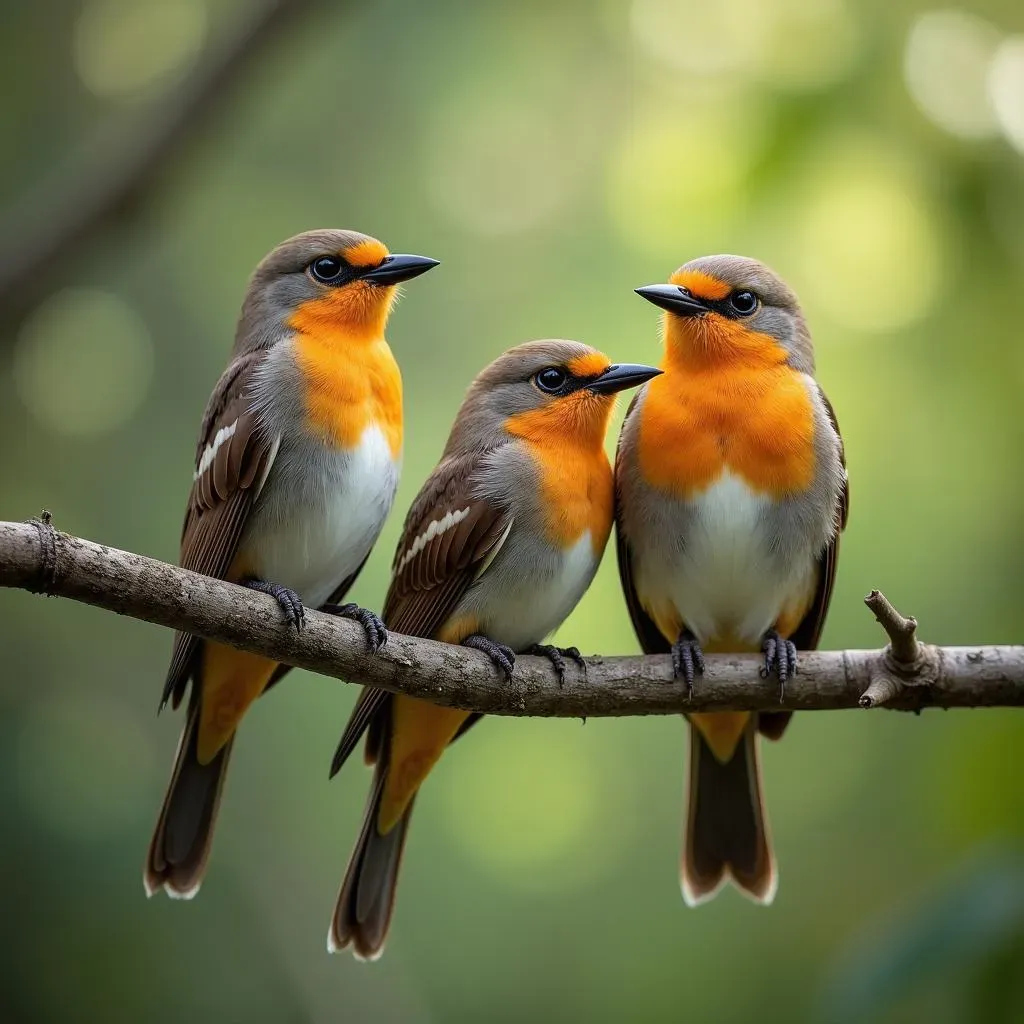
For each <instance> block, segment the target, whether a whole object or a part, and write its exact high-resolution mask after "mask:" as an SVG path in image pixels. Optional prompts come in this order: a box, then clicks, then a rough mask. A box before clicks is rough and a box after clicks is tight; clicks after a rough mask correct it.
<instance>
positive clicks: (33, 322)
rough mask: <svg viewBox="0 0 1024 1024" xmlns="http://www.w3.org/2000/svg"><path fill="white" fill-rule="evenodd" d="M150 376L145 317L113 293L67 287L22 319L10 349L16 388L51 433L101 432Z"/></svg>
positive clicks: (131, 407)
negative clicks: (143, 318) (19, 330)
mask: <svg viewBox="0 0 1024 1024" xmlns="http://www.w3.org/2000/svg"><path fill="white" fill-rule="evenodd" d="M152 376H153V345H152V341H151V339H150V336H149V331H148V330H147V328H146V325H145V323H144V322H143V321H142V319H141V318H140V317H139V316H138V314H137V313H135V312H134V311H133V310H132V309H131V308H130V307H128V306H127V305H125V303H124V302H123V301H122V300H121V299H119V298H118V297H117V296H116V295H111V294H110V293H108V292H100V291H91V290H88V289H79V288H69V289H66V290H65V291H62V292H58V293H57V294H56V295H54V296H52V297H51V298H49V299H47V300H46V301H45V302H44V303H43V304H42V305H41V306H40V307H39V308H38V309H36V310H35V312H34V313H33V314H32V315H31V316H30V317H29V319H28V320H27V321H26V322H25V324H24V325H23V327H22V329H21V332H20V334H19V336H18V341H17V346H16V348H15V351H14V380H15V384H16V386H17V389H18V394H19V395H20V396H21V400H22V401H23V402H24V403H25V406H26V407H27V408H28V409H29V411H30V412H31V413H32V415H33V416H35V417H36V419H37V420H38V421H39V422H40V423H42V424H43V425H44V426H46V427H47V428H49V429H50V430H52V431H54V433H59V434H68V435H97V434H103V433H106V432H108V431H110V430H113V429H115V428H116V427H119V426H120V425H121V424H123V423H125V422H127V421H128V420H129V419H130V418H131V416H132V415H133V414H134V413H135V411H136V410H137V409H138V408H139V406H140V405H141V404H142V401H143V399H144V398H145V397H146V393H147V392H148V390H149V385H150V382H151V380H152Z"/></svg>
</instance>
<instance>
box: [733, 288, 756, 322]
mask: <svg viewBox="0 0 1024 1024" xmlns="http://www.w3.org/2000/svg"><path fill="white" fill-rule="evenodd" d="M729 305H730V306H732V308H733V309H735V310H736V312H737V313H739V314H740V316H750V314H751V313H753V312H754V310H755V309H757V296H756V295H755V294H754V293H753V292H733V293H732V295H730V296H729Z"/></svg>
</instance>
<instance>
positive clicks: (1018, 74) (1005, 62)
mask: <svg viewBox="0 0 1024 1024" xmlns="http://www.w3.org/2000/svg"><path fill="white" fill-rule="evenodd" d="M988 87H989V95H990V96H991V97H992V106H993V107H994V108H995V112H996V117H997V118H998V119H999V127H1000V128H1002V130H1003V135H1005V136H1006V140H1007V142H1009V143H1010V144H1011V145H1012V146H1014V148H1016V149H1018V150H1020V152H1021V153H1024V36H1012V37H1011V38H1009V39H1007V40H1005V41H1004V42H1003V44H1002V45H1001V46H1000V47H999V49H998V50H996V52H995V55H994V56H993V58H992V65H991V67H990V69H989V77H988Z"/></svg>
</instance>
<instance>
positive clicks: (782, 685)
mask: <svg viewBox="0 0 1024 1024" xmlns="http://www.w3.org/2000/svg"><path fill="white" fill-rule="evenodd" d="M761 650H762V651H764V666H763V667H762V668H761V678H762V679H767V678H768V676H770V675H771V674H772V672H774V673H775V674H776V675H777V676H778V677H779V701H780V702H781V701H783V700H784V699H785V697H786V680H787V679H789V678H790V677H791V676H795V675H796V673H797V660H796V644H794V643H793V641H792V640H785V639H783V638H782V637H781V636H779V634H778V633H777V632H776V631H775V630H774V629H769V630H768V632H767V633H765V635H764V639H763V640H762V641H761Z"/></svg>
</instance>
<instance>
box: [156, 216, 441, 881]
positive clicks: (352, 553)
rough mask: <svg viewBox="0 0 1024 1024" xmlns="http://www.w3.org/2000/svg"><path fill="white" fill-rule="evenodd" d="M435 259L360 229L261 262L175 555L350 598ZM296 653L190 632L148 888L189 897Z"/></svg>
mask: <svg viewBox="0 0 1024 1024" xmlns="http://www.w3.org/2000/svg"><path fill="white" fill-rule="evenodd" d="M436 264H437V261H436V260H432V259H427V258H426V257H423V256H397V255H395V256H393V255H391V254H389V253H388V250H387V249H386V248H385V247H384V246H383V245H382V244H381V243H380V242H378V241H377V240H376V239H375V238H370V237H368V236H367V235H362V234H359V233H358V232H355V231H334V230H331V231H310V232H307V233H305V234H301V235H296V236H295V237H294V238H290V239H289V240H288V241H286V242H283V243H282V244H281V245H279V246H278V247H277V248H276V249H274V250H273V251H272V252H271V253H270V254H269V255H268V256H267V257H266V258H265V259H264V260H263V261H262V262H261V263H260V265H259V266H258V267H257V268H256V271H255V273H254V274H253V276H252V279H251V280H250V282H249V289H248V292H247V293H246V296H245V302H244V304H243V306H242V313H241V318H240V319H239V322H238V328H237V330H236V333H235V344H234V348H233V350H232V353H231V361H230V363H229V364H228V368H227V369H226V370H225V371H224V374H223V375H222V376H221V378H220V380H219V381H218V382H217V386H216V387H215V388H214V391H213V394H212V396H211V397H210V401H209V403H208V404H207V407H206V413H205V415H204V416H203V423H202V427H201V429H200V433H199V445H198V448H197V451H196V461H195V472H194V474H193V483H192V492H191V494H190V495H189V500H188V507H187V510H186V512H185V525H184V530H183V533H182V540H181V564H182V565H183V566H184V567H185V568H187V569H192V570H195V571H196V572H201V573H205V574H206V575H208V576H216V577H220V578H221V579H227V580H231V581H233V582H236V583H241V584H242V585H244V586H247V587H251V588H252V589H254V590H259V591H262V592H264V593H267V594H271V595H273V596H274V597H275V598H276V599H277V601H278V603H279V604H280V606H281V608H282V609H283V611H284V614H285V615H286V616H287V617H288V619H289V620H290V621H291V622H293V623H294V624H295V626H296V627H297V628H300V629H301V627H302V623H303V606H304V605H309V606H311V607H321V608H324V609H325V610H331V611H335V612H336V613H338V614H341V615H347V616H350V617H352V618H355V619H358V620H359V621H360V622H362V623H363V626H364V628H365V629H366V631H367V638H368V641H369V642H370V644H371V646H372V647H374V649H376V648H377V647H379V645H380V644H381V643H383V641H384V638H385V636H386V634H385V633H384V628H383V626H382V625H381V623H380V620H379V619H378V618H377V617H376V616H375V615H373V614H372V613H371V612H368V611H366V610H365V609H361V608H358V607H356V606H355V605H340V606H339V605H338V604H337V602H339V601H341V600H342V598H343V597H344V595H345V592H346V591H347V590H348V588H349V587H350V586H351V585H352V582H353V581H354V580H355V578H356V576H357V575H358V574H359V570H360V569H361V568H362V566H363V563H364V562H365V561H366V557H367V555H368V554H369V553H370V549H371V548H372V547H373V544H374V542H375V541H376V539H377V536H378V534H379V533H380V529H381V526H382V525H383V524H384V519H385V517H386V516H387V514H388V512H389V511H390V509H391V504H392V502H393V500H394V496H395V488H396V486H397V482H398V472H399V466H400V462H401V454H402V381H401V376H400V375H399V372H398V366H397V364H396V363H395V360H394V357H393V356H392V354H391V350H390V348H388V343H387V341H386V340H385V338H384V326H385V324H386V323H387V319H388V313H389V311H390V309H391V305H392V303H393V302H394V299H395V294H396V291H397V288H396V286H397V285H398V284H399V283H400V282H402V281H407V280H409V279H410V278H413V277H416V276H417V275H418V274H422V273H423V272H424V271H426V270H429V269H430V268H431V267H433V266H436ZM287 671H288V669H287V666H279V665H277V664H276V663H275V662H273V661H268V660H267V659H265V658H260V657H257V656H256V655H254V654H247V653H245V652H243V651H238V650H235V649H234V648H231V647H226V646H223V645H221V644H216V643H210V642H205V641H202V640H199V639H197V638H195V637H193V636H190V635H189V634H187V633H178V634H177V635H176V636H175V640H174V650H173V653H172V655H171V665H170V669H169V670H168V673H167V681H166V684H165V686H164V692H163V700H162V702H161V708H162V707H163V706H164V705H165V704H166V703H167V701H168V700H170V701H172V703H173V705H174V707H177V706H178V704H179V703H180V702H181V699H182V697H183V696H184V694H185V690H186V688H187V686H188V684H189V682H190V681H191V683H192V690H191V696H190V698H189V706H188V719H187V721H186V723H185V727H184V730H183V731H182V734H181V740H180V741H179V744H178V753H177V757H176V760H175V763H174V770H173V772H172V774H171V781H170V786H169V788H168V790H167V796H166V798H165V799H164V804H163V808H162V809H161V811H160V817H159V819H158V821H157V825H156V831H155V833H154V835H153V840H152V843H151V844H150V848H149V855H148V858H147V860H146V870H145V876H144V881H145V886H146V892H147V893H148V894H149V895H152V894H153V893H155V892H156V891H158V890H159V889H161V888H163V889H165V890H166V892H167V893H168V895H170V896H177V897H186V898H187V897H191V896H194V895H195V893H196V892H197V891H198V889H199V885H200V883H201V881H202V878H203V872H204V870H205V867H206V861H207V857H208V855H209V852H210V842H211V839H212V834H213V825H214V819H215V817H216V814H217V806H218V803H219V801H220V795H221V789H222V787H223V784H224V774H225V772H226V771H227V766H228V759H229V758H230V755H231V746H232V743H233V741H234V736H235V730H236V728H237V727H238V724H239V722H240V721H241V718H242V716H243V715H244V714H245V711H246V710H247V708H248V707H249V705H250V704H251V703H252V702H253V701H254V700H255V699H256V698H257V697H258V696H259V695H260V694H261V693H262V692H263V691H264V690H265V689H266V688H267V686H269V685H270V684H271V683H272V682H275V681H276V680H277V679H278V678H280V677H281V676H282V675H283V674H284V673H285V672H287Z"/></svg>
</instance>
